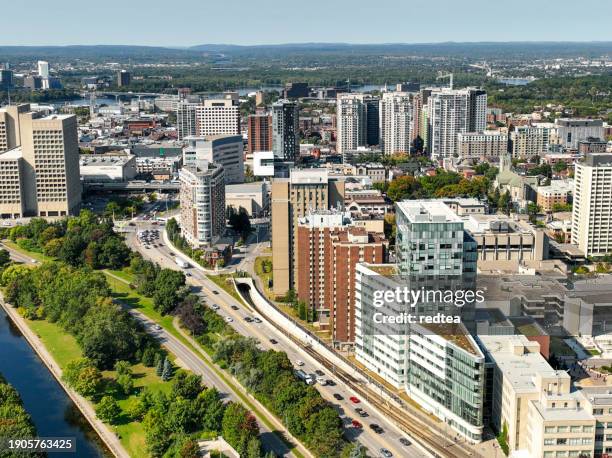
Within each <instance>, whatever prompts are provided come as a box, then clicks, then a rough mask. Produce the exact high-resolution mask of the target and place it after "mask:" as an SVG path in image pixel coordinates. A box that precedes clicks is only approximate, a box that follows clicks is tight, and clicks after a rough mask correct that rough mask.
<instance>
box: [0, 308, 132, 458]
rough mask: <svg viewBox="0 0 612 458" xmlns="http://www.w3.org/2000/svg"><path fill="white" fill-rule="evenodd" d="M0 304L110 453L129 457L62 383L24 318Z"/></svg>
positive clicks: (84, 401)
mask: <svg viewBox="0 0 612 458" xmlns="http://www.w3.org/2000/svg"><path fill="white" fill-rule="evenodd" d="M0 305H2V308H3V309H4V310H5V312H6V314H7V315H8V316H9V317H10V318H11V320H12V322H13V323H14V324H15V326H17V327H18V328H19V330H20V331H21V334H23V336H24V337H25V339H26V340H27V341H28V343H29V344H30V346H31V347H32V349H33V350H34V351H35V352H36V354H37V355H38V357H39V358H40V359H41V360H42V362H43V363H44V364H45V366H47V368H48V369H49V372H51V374H53V376H54V377H55V379H56V380H57V382H58V383H59V384H60V385H61V386H62V388H63V389H64V391H65V392H66V393H67V394H68V396H70V398H71V399H72V401H73V402H74V403H75V405H76V406H77V407H78V408H79V410H80V411H81V413H82V414H83V416H84V417H85V418H86V419H87V421H88V422H89V423H90V424H91V426H92V427H93V429H94V430H95V431H96V433H98V436H100V439H102V441H103V442H104V443H105V444H106V446H107V447H108V449H109V450H110V451H111V453H112V454H113V455H115V456H116V457H117V458H129V455H128V453H127V451H126V450H125V449H124V448H123V445H122V444H121V442H120V441H119V439H118V438H117V436H116V435H115V433H114V432H113V431H112V430H111V429H109V427H108V426H107V425H106V424H104V423H103V422H102V421H101V420H99V419H98V417H96V412H95V410H94V408H93V406H92V405H91V403H90V402H89V401H88V400H87V399H85V398H84V397H83V396H81V395H80V394H78V393H77V392H76V391H74V390H73V389H72V388H70V387H68V386H67V385H66V384H65V383H64V381H63V380H62V369H61V368H60V367H59V366H58V365H57V363H56V362H55V360H54V359H53V357H52V356H51V354H50V353H49V352H48V351H47V349H46V348H45V346H44V344H43V343H42V342H41V340H40V339H39V338H38V336H37V335H36V334H35V333H34V332H33V331H32V330H31V329H30V327H29V326H28V325H27V323H26V321H25V319H24V318H23V317H22V316H21V315H19V313H17V310H16V309H14V308H13V307H11V306H10V305H8V304H6V303H5V302H4V300H3V299H2V298H0Z"/></svg>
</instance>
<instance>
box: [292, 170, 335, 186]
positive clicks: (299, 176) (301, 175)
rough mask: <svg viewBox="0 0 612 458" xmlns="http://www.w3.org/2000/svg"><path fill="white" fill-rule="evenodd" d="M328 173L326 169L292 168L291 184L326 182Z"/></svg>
mask: <svg viewBox="0 0 612 458" xmlns="http://www.w3.org/2000/svg"><path fill="white" fill-rule="evenodd" d="M328 179H329V173H328V171H327V169H292V170H291V175H290V178H289V180H290V182H291V184H327V181H328Z"/></svg>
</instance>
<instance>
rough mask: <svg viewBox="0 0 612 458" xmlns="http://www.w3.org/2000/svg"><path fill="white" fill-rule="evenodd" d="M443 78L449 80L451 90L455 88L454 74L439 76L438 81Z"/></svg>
mask: <svg viewBox="0 0 612 458" xmlns="http://www.w3.org/2000/svg"><path fill="white" fill-rule="evenodd" d="M442 78H448V79H449V85H448V87H449V89H452V88H453V74H452V73H446V74H439V75H438V76H437V77H436V79H437V80H440V79H442Z"/></svg>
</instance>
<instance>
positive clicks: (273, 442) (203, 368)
mask: <svg viewBox="0 0 612 458" xmlns="http://www.w3.org/2000/svg"><path fill="white" fill-rule="evenodd" d="M5 248H6V249H7V250H8V251H9V252H10V254H11V258H12V259H13V260H15V261H17V262H22V263H24V264H38V262H37V261H36V260H34V259H32V258H30V257H28V256H25V255H24V254H22V253H20V252H18V251H15V250H12V249H10V248H9V247H6V246H5ZM129 312H130V314H131V315H132V316H134V317H135V318H136V319H137V320H138V321H140V322H141V323H142V325H143V326H144V328H145V330H146V331H147V332H148V333H149V334H151V335H153V336H154V337H156V338H157V339H158V340H159V341H160V343H161V344H162V345H163V346H164V347H166V348H167V349H168V351H169V352H171V353H172V354H174V355H175V356H176V357H177V358H178V359H179V360H180V363H181V365H182V366H184V367H186V368H188V369H189V370H191V371H192V372H193V373H195V374H197V375H201V376H202V382H203V383H204V384H205V385H206V386H214V387H216V388H217V390H219V393H220V394H221V396H222V397H223V398H224V399H228V400H232V401H235V402H238V403H242V401H241V399H240V398H239V396H238V395H236V393H235V392H234V390H233V389H232V388H231V387H230V386H229V385H228V384H227V383H226V382H225V381H224V380H223V379H222V378H221V377H220V376H219V375H218V374H217V373H216V372H215V371H213V370H212V369H211V368H210V367H209V366H208V364H207V363H206V362H205V361H204V360H203V359H202V357H201V356H199V355H197V354H196V353H194V351H193V350H191V349H190V348H189V347H188V346H187V345H185V344H184V343H183V342H181V341H180V340H179V339H178V338H176V337H175V336H173V335H172V334H170V333H169V332H167V331H166V330H165V329H163V328H161V327H159V326H157V324H156V323H155V322H154V321H153V320H151V319H149V318H147V317H146V316H145V315H143V314H142V313H141V312H139V311H138V310H135V309H130V310H129ZM253 413H254V414H255V416H256V417H257V420H258V423H259V427H260V431H261V434H260V439H261V441H262V445H263V447H264V449H265V450H266V451H273V452H274V453H276V454H277V455H279V456H294V455H293V453H292V452H291V451H290V450H289V449H288V448H287V446H286V445H285V443H283V441H282V440H281V439H280V438H279V437H278V435H276V434H273V433H272V430H271V429H270V428H268V427H267V426H266V425H265V423H264V422H263V421H262V418H261V416H260V415H259V414H258V413H257V412H253ZM268 419H269V420H271V419H274V421H272V423H273V424H275V425H278V428H277V431H283V430H284V428H283V427H282V425H281V423H280V422H279V421H278V420H277V419H275V418H274V417H273V416H272V415H270V416H269V418H268ZM299 449H300V451H301V452H302V454H303V455H305V456H308V452H307V451H306V449H304V448H303V447H299Z"/></svg>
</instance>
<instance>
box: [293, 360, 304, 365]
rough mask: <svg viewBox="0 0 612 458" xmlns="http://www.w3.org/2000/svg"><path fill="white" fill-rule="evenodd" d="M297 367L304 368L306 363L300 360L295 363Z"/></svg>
mask: <svg viewBox="0 0 612 458" xmlns="http://www.w3.org/2000/svg"><path fill="white" fill-rule="evenodd" d="M295 365H296V366H300V367H301V366H303V365H304V361H302V360H299V359H298V360H297V361H296V362H295Z"/></svg>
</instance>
